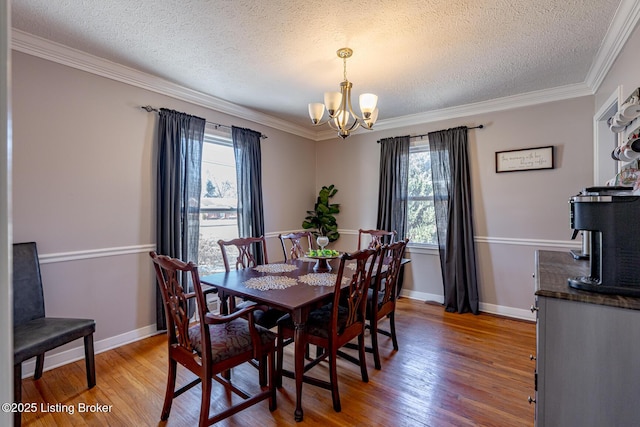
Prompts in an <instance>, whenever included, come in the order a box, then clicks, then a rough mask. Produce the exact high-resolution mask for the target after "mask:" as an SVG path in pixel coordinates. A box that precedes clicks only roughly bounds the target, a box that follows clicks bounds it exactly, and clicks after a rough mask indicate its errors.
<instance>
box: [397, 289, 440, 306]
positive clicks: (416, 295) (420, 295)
mask: <svg viewBox="0 0 640 427" xmlns="http://www.w3.org/2000/svg"><path fill="white" fill-rule="evenodd" d="M400 296H401V297H406V298H409V299H415V300H421V301H433V302H437V303H438V304H442V303H444V296H443V295H438V294H430V293H426V292H418V291H413V290H410V289H403V290H402V292H400Z"/></svg>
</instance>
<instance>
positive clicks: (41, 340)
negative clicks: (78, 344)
mask: <svg viewBox="0 0 640 427" xmlns="http://www.w3.org/2000/svg"><path fill="white" fill-rule="evenodd" d="M95 330H96V322H95V320H93V319H66V318H65V319H63V318H57V317H41V318H39V319H34V320H31V321H29V322H27V323H23V324H22V325H18V326H16V327H14V328H13V352H14V355H13V363H14V364H18V363H22V362H23V361H25V360H27V359H30V358H32V357H34V356H37V355H39V354H43V353H44V352H46V351H49V350H53V349H54V348H56V347H60V346H61V345H63V344H66V343H68V342H71V341H74V340H76V339H78V338H82V337H84V336H87V335H90V334H93V333H94V332H95Z"/></svg>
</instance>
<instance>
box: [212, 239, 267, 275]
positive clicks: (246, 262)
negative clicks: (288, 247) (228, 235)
mask: <svg viewBox="0 0 640 427" xmlns="http://www.w3.org/2000/svg"><path fill="white" fill-rule="evenodd" d="M218 245H220V251H221V252H222V261H223V262H224V269H225V271H226V272H227V273H228V272H229V271H231V267H230V264H229V258H228V253H227V248H229V247H234V248H235V250H237V251H238V255H237V256H236V260H235V261H236V262H235V268H236V270H239V269H241V268H249V267H255V266H256V265H259V264H268V263H269V260H268V258H267V244H266V241H265V238H264V236H260V237H238V238H237V239H232V240H218Z"/></svg>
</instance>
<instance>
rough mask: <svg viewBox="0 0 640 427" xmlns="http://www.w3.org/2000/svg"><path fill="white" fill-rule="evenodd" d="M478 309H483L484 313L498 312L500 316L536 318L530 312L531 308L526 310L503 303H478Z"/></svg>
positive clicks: (533, 319)
mask: <svg viewBox="0 0 640 427" xmlns="http://www.w3.org/2000/svg"><path fill="white" fill-rule="evenodd" d="M479 308H480V311H484V312H485V313H491V314H498V315H500V316H505V317H512V318H514V319H520V320H531V321H534V322H535V320H536V315H535V314H533V313H531V310H526V309H522V308H515V307H505V306H503V305H495V304H487V303H484V302H481V303H480V307H479Z"/></svg>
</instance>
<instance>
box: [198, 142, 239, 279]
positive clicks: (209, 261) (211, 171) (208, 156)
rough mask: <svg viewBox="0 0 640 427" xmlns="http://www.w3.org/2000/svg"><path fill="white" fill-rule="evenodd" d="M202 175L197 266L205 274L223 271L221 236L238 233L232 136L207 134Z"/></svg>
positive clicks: (232, 237)
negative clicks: (219, 243) (219, 241)
mask: <svg viewBox="0 0 640 427" xmlns="http://www.w3.org/2000/svg"><path fill="white" fill-rule="evenodd" d="M201 176H202V181H201V186H202V190H201V194H200V243H199V247H198V270H199V273H200V274H201V275H206V274H211V273H215V272H219V271H224V263H223V261H222V253H221V252H220V247H219V245H218V240H220V239H222V240H230V239H235V238H237V237H238V212H237V208H238V190H237V185H236V163H235V156H234V152H233V143H232V142H231V138H230V137H229V136H226V135H224V136H223V135H218V134H213V133H206V134H205V137H204V144H203V147H202V175H201Z"/></svg>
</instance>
